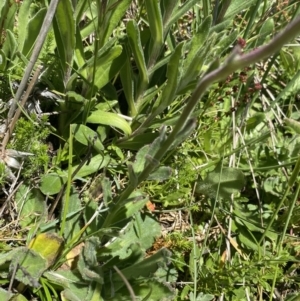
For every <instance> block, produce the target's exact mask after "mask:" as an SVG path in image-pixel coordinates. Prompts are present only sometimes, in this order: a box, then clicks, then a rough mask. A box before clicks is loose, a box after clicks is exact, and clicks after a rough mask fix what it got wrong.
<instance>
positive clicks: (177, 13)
mask: <svg viewBox="0 0 300 301" xmlns="http://www.w3.org/2000/svg"><path fill="white" fill-rule="evenodd" d="M197 3H199V0H189V1H186V2H185V3H184V4H183V5H181V6H180V7H179V8H178V9H177V10H175V11H174V12H173V14H172V17H171V18H170V19H169V21H168V23H167V25H166V27H165V28H170V27H171V26H172V25H173V24H174V23H176V22H177V21H178V20H179V19H180V18H182V16H184V14H185V13H186V12H187V11H189V10H190V9H191V8H192V7H193V6H194V5H196V4H197Z"/></svg>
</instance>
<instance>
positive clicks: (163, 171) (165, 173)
mask: <svg viewBox="0 0 300 301" xmlns="http://www.w3.org/2000/svg"><path fill="white" fill-rule="evenodd" d="M171 175H172V168H170V167H167V166H161V167H159V168H158V169H156V170H155V171H154V172H152V173H151V174H150V176H149V177H148V178H147V180H155V181H164V180H167V179H169V178H170V177H171Z"/></svg>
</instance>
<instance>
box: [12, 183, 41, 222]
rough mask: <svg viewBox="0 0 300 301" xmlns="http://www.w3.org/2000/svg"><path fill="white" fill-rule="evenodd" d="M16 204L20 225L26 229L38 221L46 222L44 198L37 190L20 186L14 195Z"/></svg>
mask: <svg viewBox="0 0 300 301" xmlns="http://www.w3.org/2000/svg"><path fill="white" fill-rule="evenodd" d="M16 204H17V210H18V214H19V218H20V221H19V223H20V225H21V226H22V227H26V226H29V225H32V224H35V223H38V222H40V221H46V218H47V206H46V202H45V197H44V196H43V195H42V194H41V192H40V191H39V190H38V189H30V188H29V187H28V186H26V185H21V186H20V187H19V189H18V191H17V193H16Z"/></svg>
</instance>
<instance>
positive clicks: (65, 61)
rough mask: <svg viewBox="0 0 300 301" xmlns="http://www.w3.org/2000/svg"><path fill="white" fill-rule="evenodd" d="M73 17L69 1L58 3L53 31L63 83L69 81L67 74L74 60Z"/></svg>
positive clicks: (74, 37)
mask: <svg viewBox="0 0 300 301" xmlns="http://www.w3.org/2000/svg"><path fill="white" fill-rule="evenodd" d="M74 19H75V17H74V12H73V5H72V2H71V0H65V1H59V3H58V6H57V9H56V13H55V18H54V20H53V29H54V34H55V39H56V44H57V50H58V53H59V56H60V63H61V65H62V69H63V71H64V83H65V84H66V83H67V81H68V79H69V72H70V70H71V69H70V68H71V66H72V61H73V59H74V56H73V54H74V49H75V43H76V34H75V20H74Z"/></svg>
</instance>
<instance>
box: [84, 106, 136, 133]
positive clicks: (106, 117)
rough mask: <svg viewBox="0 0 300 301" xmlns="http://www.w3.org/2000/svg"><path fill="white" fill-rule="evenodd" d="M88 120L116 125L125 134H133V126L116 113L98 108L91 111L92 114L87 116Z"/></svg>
mask: <svg viewBox="0 0 300 301" xmlns="http://www.w3.org/2000/svg"><path fill="white" fill-rule="evenodd" d="M87 122H89V123H97V124H103V125H108V126H111V127H116V128H118V129H120V130H121V131H123V132H124V134H125V135H130V134H131V127H130V125H129V123H128V122H127V121H126V120H125V119H124V118H122V117H121V116H119V115H117V114H116V113H111V112H104V111H101V110H97V111H94V112H92V113H91V115H90V116H89V117H88V118H87Z"/></svg>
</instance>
